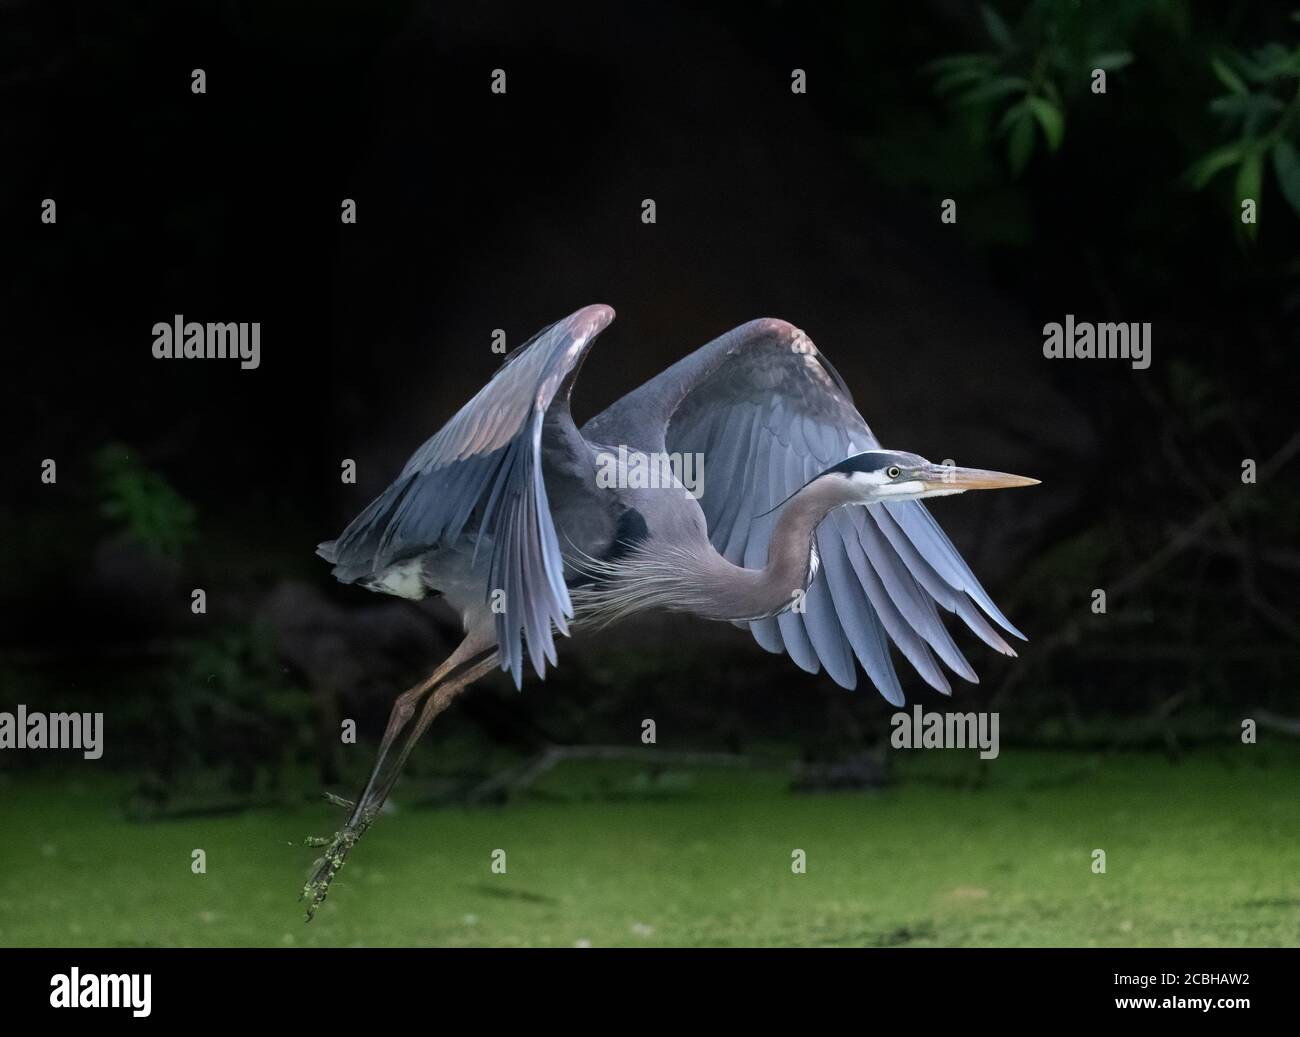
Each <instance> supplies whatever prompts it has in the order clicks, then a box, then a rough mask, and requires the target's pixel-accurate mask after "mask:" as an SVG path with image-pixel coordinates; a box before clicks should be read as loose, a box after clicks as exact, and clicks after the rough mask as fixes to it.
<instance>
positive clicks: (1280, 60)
mask: <svg viewBox="0 0 1300 1037" xmlns="http://www.w3.org/2000/svg"><path fill="white" fill-rule="evenodd" d="M1251 57H1252V58H1254V59H1255V69H1254V71H1255V74H1256V75H1257V76H1259V77H1260V78H1261V80H1267V79H1279V78H1283V77H1286V76H1294V75H1296V74H1298V73H1300V56H1297V55H1296V54H1293V53H1292V52H1291V51H1289V50H1287V49H1286V48H1285V47H1284V46H1282V44H1280V43H1266V44H1264V46H1262V47H1260V48H1259V49H1258V50H1256V51H1255V53H1254V54H1252V55H1251Z"/></svg>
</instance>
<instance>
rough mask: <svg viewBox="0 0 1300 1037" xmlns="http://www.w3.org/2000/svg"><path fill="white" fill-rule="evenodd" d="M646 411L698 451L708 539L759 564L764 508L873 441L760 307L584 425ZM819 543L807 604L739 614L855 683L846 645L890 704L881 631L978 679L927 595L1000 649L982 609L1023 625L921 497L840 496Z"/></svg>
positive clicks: (943, 687) (898, 694)
mask: <svg viewBox="0 0 1300 1037" xmlns="http://www.w3.org/2000/svg"><path fill="white" fill-rule="evenodd" d="M646 421H657V422H660V423H661V425H660V427H661V428H662V429H663V444H664V445H663V447H662V448H663V449H667V450H668V451H670V452H671V451H682V452H687V451H690V452H699V453H700V454H702V455H703V460H704V467H703V472H704V479H703V492H702V494H701V497H700V505H701V507H702V508H703V509H704V515H705V519H706V521H707V523H708V532H709V539H710V541H711V542H712V543H713V545H714V547H715V548H716V549H717V550H718V551H719V552H720V553H721V554H723V555H724V556H725V557H726V558H727V559H728V560H729V561H731V562H733V563H735V564H737V565H744V566H746V567H747V568H762V567H763V566H764V565H765V564H766V562H767V548H768V541H769V540H770V538H771V535H772V530H773V527H774V525H775V521H776V518H777V515H776V514H775V513H773V514H770V515H766V516H764V515H763V513H764V512H767V511H768V510H769V509H771V508H773V507H774V506H775V505H777V504H779V503H780V502H781V501H783V500H784V499H785V498H786V497H788V496H789V495H790V494H792V493H794V492H795V491H796V490H798V489H799V488H800V487H801V486H802V485H803V484H804V483H805V482H807V481H808V480H809V479H811V478H812V477H814V476H816V475H818V474H820V473H821V472H823V471H825V469H827V468H829V467H830V466H831V465H833V464H836V463H837V462H839V461H842V460H843V459H844V458H845V457H848V456H849V455H851V454H854V453H859V452H861V451H864V450H870V449H875V448H878V447H879V445H880V444H879V442H878V441H877V439H876V437H875V436H874V435H872V433H871V430H870V429H869V428H868V427H867V423H866V422H865V421H864V420H863V418H862V415H860V414H859V413H858V411H857V409H856V408H855V407H854V405H853V400H852V398H851V396H850V394H849V392H848V389H847V387H846V386H845V385H844V383H843V381H842V380H841V379H840V377H839V375H838V374H837V373H836V372H835V370H834V368H832V367H831V366H830V365H829V363H827V362H826V361H825V360H824V359H822V358H821V356H820V355H819V354H818V352H817V350H816V348H815V347H814V346H813V344H812V343H811V342H810V341H809V340H808V338H807V336H805V335H803V334H802V333H801V332H799V331H798V330H797V329H795V328H793V327H791V326H790V325H789V324H787V323H785V322H784V321H778V320H770V319H769V320H758V321H752V322H751V323H749V324H746V325H743V326H741V327H739V328H736V329H735V330H734V331H731V332H728V333H727V334H726V335H724V336H722V337H721V338H719V339H717V340H715V341H714V342H711V343H710V344H709V345H707V346H704V347H702V348H701V349H699V350H697V351H696V352H695V353H693V354H691V355H690V356H688V357H686V358H685V359H683V360H681V361H680V362H679V363H677V364H675V365H674V366H673V367H671V368H669V369H668V370H667V371H665V372H664V373H663V374H661V375H660V376H658V377H657V378H655V379H653V380H652V381H650V382H647V383H646V384H645V385H644V386H642V387H641V388H640V389H638V390H636V391H635V392H633V393H631V394H629V395H628V396H627V397H624V399H623V400H620V401H619V402H618V403H616V404H615V405H614V407H612V408H610V410H609V411H607V412H606V413H605V414H604V415H601V416H600V418H598V419H596V422H593V423H592V424H593V425H599V426H603V427H598V428H596V429H593V432H595V433H596V434H597V435H599V436H601V437H602V439H603V441H606V442H612V441H617V438H618V437H619V436H620V433H621V432H624V431H626V432H627V433H629V434H634V433H633V429H634V427H635V426H636V425H642V427H644V424H643V423H644V422H646ZM584 431H585V430H584ZM611 436H613V437H615V438H614V439H611V438H610V437H611ZM652 445H653V444H652ZM816 541H817V549H818V553H819V555H820V567H819V570H818V573H817V576H816V578H815V579H814V580H813V582H812V584H811V586H810V587H809V588H808V591H807V594H806V596H805V601H804V604H805V611H804V612H802V613H799V612H796V611H789V612H786V613H784V614H782V615H780V616H777V617H774V618H771V619H763V620H757V621H754V622H751V623H749V627H750V629H751V631H752V632H753V635H754V638H755V639H756V640H757V641H758V643H759V644H760V645H762V646H763V647H764V648H765V649H767V650H768V651H770V652H780V651H782V650H784V651H786V652H788V653H789V654H790V657H791V658H792V659H793V660H794V661H795V662H796V663H797V664H798V665H799V666H801V667H802V668H803V669H805V670H808V671H809V672H813V673H815V672H817V671H818V669H819V668H820V667H822V666H825V667H826V670H827V672H828V673H829V674H830V675H831V677H832V678H834V679H835V681H836V682H837V683H839V684H841V685H842V686H844V687H846V688H852V687H854V686H855V684H856V683H857V670H856V667H855V666H854V663H853V660H854V657H856V658H857V660H858V661H859V662H860V663H861V664H862V667H863V669H865V670H866V672H867V674H868V675H869V676H870V678H871V680H872V682H873V683H874V684H875V686H876V687H877V688H878V689H879V690H880V692H881V694H882V695H884V697H885V698H886V699H888V700H889V701H890V702H891V703H894V704H895V705H899V704H901V703H902V702H903V692H902V688H901V687H900V685H899V682H898V677H897V675H896V674H895V672H894V668H893V664H892V662H891V660H890V653H889V647H888V646H889V642H890V641H891V640H892V641H893V642H894V644H895V645H897V646H898V648H899V650H900V651H901V652H902V653H903V655H904V656H905V657H906V658H907V660H908V661H909V662H910V663H911V664H912V665H913V666H914V667H915V668H916V670H917V672H919V673H920V674H921V676H922V677H923V678H924V679H925V680H926V682H927V683H929V684H930V685H931V686H932V687H934V688H936V689H938V690H939V691H941V692H944V693H945V694H947V693H950V691H951V689H950V687H949V685H948V681H947V679H946V678H945V676H944V674H943V671H942V669H941V668H940V667H939V666H938V664H937V663H936V661H935V654H937V655H938V656H939V658H940V659H942V660H943V661H944V662H945V663H946V664H947V665H948V667H949V668H950V669H952V670H953V671H954V672H956V673H958V674H960V675H961V676H962V677H965V678H966V679H967V680H971V681H974V680H976V677H975V672H974V671H973V670H972V669H971V666H970V664H969V663H968V662H967V661H966V659H965V658H964V657H963V656H962V654H961V652H960V651H959V650H958V648H957V646H956V644H954V642H953V640H952V638H951V636H949V634H948V632H947V630H946V629H945V627H944V625H943V623H942V621H941V620H940V618H939V613H938V609H937V607H936V606H942V607H943V608H944V609H945V610H947V611H949V612H954V613H956V614H957V615H958V616H959V617H960V618H961V619H962V620H964V621H965V623H966V625H967V626H969V627H970V628H971V630H973V631H974V632H975V633H976V634H977V635H978V636H979V637H980V638H981V639H983V640H984V641H985V642H986V643H987V644H989V645H991V646H992V647H993V648H996V649H997V650H998V651H1001V652H1005V653H1008V654H1014V653H1013V652H1012V651H1011V648H1010V647H1009V646H1008V645H1007V643H1006V642H1005V641H1004V640H1003V639H1002V637H1001V636H1000V635H999V634H998V632H997V631H996V630H995V629H994V628H993V626H992V625H991V624H990V623H989V622H988V620H986V619H985V614H987V615H988V616H989V617H990V618H992V619H993V620H994V621H995V622H996V623H997V624H998V625H999V626H1001V627H1002V628H1003V629H1004V630H1007V631H1008V632H1010V633H1012V634H1015V635H1016V636H1018V637H1022V638H1023V637H1024V635H1023V634H1021V633H1020V632H1019V631H1018V630H1016V628H1015V627H1014V626H1012V625H1011V623H1010V621H1008V620H1007V618H1006V617H1005V616H1004V615H1003V614H1002V612H1001V611H1000V610H999V609H998V607H997V606H996V605H995V604H994V603H993V601H992V600H991V599H990V598H989V596H988V594H986V593H985V591H984V589H983V588H982V587H981V586H980V584H979V581H978V580H976V579H975V576H974V575H973V574H972V573H971V571H970V568H969V567H968V566H967V565H966V563H965V562H964V561H963V560H962V558H961V555H960V554H958V552H957V550H956V548H955V547H953V545H952V543H951V541H949V539H948V538H947V536H945V535H944V532H943V530H942V529H940V527H939V525H938V523H937V522H935V520H934V519H933V518H932V517H931V515H930V513H929V512H928V511H927V510H926V508H925V506H924V505H922V504H921V503H920V502H919V501H900V502H893V503H889V504H870V505H866V506H850V507H845V508H840V509H838V510H836V511H833V512H832V513H831V514H830V515H829V516H827V518H826V519H825V520H824V521H823V522H822V524H821V525H820V526H819V527H818V529H817V533H816ZM976 606H978V608H977V607H976ZM981 609H982V610H983V612H982V613H981V611H980V610H981Z"/></svg>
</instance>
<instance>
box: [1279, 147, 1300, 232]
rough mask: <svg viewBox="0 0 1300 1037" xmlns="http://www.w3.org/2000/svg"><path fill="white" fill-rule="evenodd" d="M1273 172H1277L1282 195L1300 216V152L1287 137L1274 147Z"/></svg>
mask: <svg viewBox="0 0 1300 1037" xmlns="http://www.w3.org/2000/svg"><path fill="white" fill-rule="evenodd" d="M1273 172H1274V173H1276V174H1277V186H1278V187H1279V188H1281V189H1282V197H1283V198H1285V199H1286V202H1287V205H1289V206H1291V208H1292V209H1294V210H1295V213H1296V215H1297V216H1300V153H1297V151H1296V149H1295V145H1294V144H1292V143H1291V142H1290V141H1289V140H1287V139H1286V138H1283V139H1282V140H1279V141H1278V142H1277V144H1276V145H1274V147H1273Z"/></svg>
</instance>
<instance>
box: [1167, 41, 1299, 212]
mask: <svg viewBox="0 0 1300 1037" xmlns="http://www.w3.org/2000/svg"><path fill="white" fill-rule="evenodd" d="M1298 20H1300V19H1298ZM1210 70H1211V71H1212V72H1213V73H1214V76H1215V78H1216V79H1218V81H1219V82H1220V83H1221V84H1222V85H1223V86H1224V87H1225V88H1226V89H1227V91H1228V92H1227V93H1226V94H1222V95H1220V96H1219V97H1216V98H1215V99H1214V100H1213V101H1211V102H1210V111H1212V112H1214V113H1215V114H1216V115H1219V116H1220V117H1221V118H1222V122H1223V126H1224V129H1225V130H1226V131H1227V132H1228V133H1229V134H1230V135H1231V136H1232V138H1233V139H1232V140H1230V141H1228V142H1227V143H1226V144H1222V145H1220V146H1219V147H1217V148H1215V149H1214V150H1212V151H1210V152H1208V153H1207V154H1205V155H1202V156H1201V157H1200V158H1199V159H1197V160H1196V161H1195V162H1193V163H1192V165H1191V166H1190V167H1189V168H1188V170H1187V173H1186V178H1187V180H1188V181H1189V182H1190V184H1191V185H1192V186H1193V187H1194V188H1196V189H1197V190H1201V189H1203V188H1204V187H1206V186H1207V185H1208V184H1209V183H1210V182H1211V181H1212V180H1214V179H1215V178H1216V177H1217V176H1218V175H1219V174H1220V173H1223V172H1226V171H1228V170H1232V169H1235V170H1236V176H1235V177H1234V181H1233V195H1234V200H1235V203H1236V206H1237V208H1238V211H1239V210H1240V207H1241V203H1242V201H1243V200H1245V199H1247V198H1250V199H1253V200H1254V202H1255V204H1256V207H1257V208H1258V207H1260V204H1261V202H1260V193H1261V190H1262V189H1263V183H1264V173H1265V169H1266V168H1268V167H1269V166H1271V167H1272V170H1273V176H1274V177H1275V178H1276V180H1277V186H1278V190H1279V191H1280V192H1281V194H1282V197H1283V198H1284V199H1286V202H1287V204H1288V205H1289V206H1290V207H1291V208H1292V210H1294V212H1295V213H1296V215H1298V216H1300V155H1298V154H1297V150H1296V147H1297V144H1298V143H1300V46H1296V47H1293V48H1291V49H1288V48H1286V47H1284V46H1283V45H1282V44H1280V43H1267V44H1265V45H1264V46H1262V47H1259V48H1257V49H1255V50H1254V51H1252V52H1251V53H1250V54H1243V53H1241V52H1240V51H1235V50H1229V51H1225V52H1224V53H1223V54H1222V55H1220V56H1216V57H1213V58H1211V59H1210ZM1257 219H1258V216H1257ZM1257 230H1258V223H1248V224H1242V233H1243V234H1245V235H1246V236H1247V237H1249V238H1254V237H1255V235H1256V232H1257Z"/></svg>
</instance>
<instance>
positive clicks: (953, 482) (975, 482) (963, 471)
mask: <svg viewBox="0 0 1300 1037" xmlns="http://www.w3.org/2000/svg"><path fill="white" fill-rule="evenodd" d="M922 482H923V483H924V484H925V487H926V489H929V490H1004V489H1009V488H1010V487H1012V486H1037V485H1038V483H1039V480H1037V479H1030V478H1029V477H1028V476H1025V475H1012V474H1010V473H1009V472H988V471H985V470H984V469H983V468H955V467H949V466H945V465H934V466H933V469H932V471H931V472H929V473H927V474H926V476H925V477H924V478H923V479H922Z"/></svg>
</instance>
